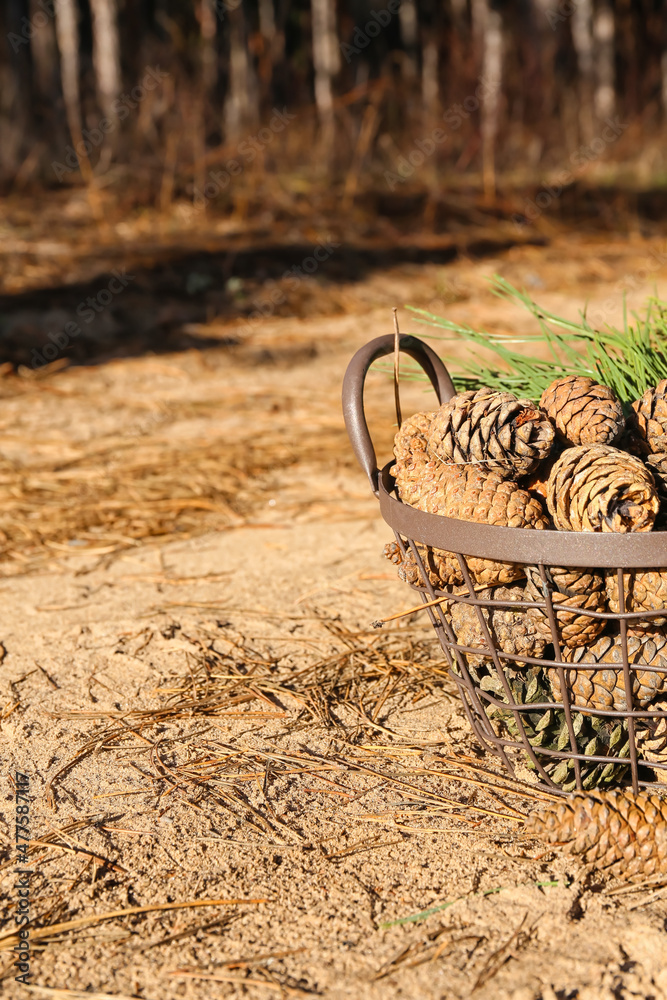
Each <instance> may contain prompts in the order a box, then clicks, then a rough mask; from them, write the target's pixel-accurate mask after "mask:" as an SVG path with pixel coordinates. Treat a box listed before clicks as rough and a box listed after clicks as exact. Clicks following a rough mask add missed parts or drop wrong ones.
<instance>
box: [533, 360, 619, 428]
mask: <svg viewBox="0 0 667 1000" xmlns="http://www.w3.org/2000/svg"><path fill="white" fill-rule="evenodd" d="M540 409H541V410H542V411H543V412H544V413H545V414H546V415H547V416H548V417H549V419H550V420H551V422H552V423H553V425H554V427H555V428H556V434H557V435H558V437H559V439H560V440H561V441H563V442H564V443H565V444H568V445H582V444H586V445H590V444H616V442H617V441H618V440H619V438H620V437H621V434H622V433H623V430H624V428H625V418H624V417H623V407H622V406H621V404H620V402H619V401H618V399H617V398H616V396H615V395H614V393H613V392H612V391H611V389H608V388H607V386H606V385H600V384H599V382H596V381H595V380H594V379H592V378H586V377H584V376H578V375H569V376H568V377H567V378H559V379H556V381H555V382H552V383H551V385H550V386H549V387H548V388H547V389H545V390H544V392H543V393H542V398H541V399H540Z"/></svg>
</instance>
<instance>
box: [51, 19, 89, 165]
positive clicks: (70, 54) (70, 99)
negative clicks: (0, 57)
mask: <svg viewBox="0 0 667 1000" xmlns="http://www.w3.org/2000/svg"><path fill="white" fill-rule="evenodd" d="M56 39H57V41H58V49H59V51H60V78H61V81H62V88H63V98H64V101H65V114H66V115H67V124H68V126H69V130H70V134H71V136H72V141H73V143H74V145H75V147H76V146H77V145H78V144H79V143H80V141H81V138H82V136H81V96H80V93H79V21H78V11H77V9H76V0H60V3H59V4H58V5H57V7H56ZM76 152H77V155H78V156H79V163H80V164H81V155H80V154H79V150H78V149H77V150H76ZM83 158H84V159H86V157H85V155H84V157H83ZM81 172H82V173H83V172H84V168H83V166H82V169H81Z"/></svg>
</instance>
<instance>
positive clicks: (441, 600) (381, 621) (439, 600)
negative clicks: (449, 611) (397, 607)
mask: <svg viewBox="0 0 667 1000" xmlns="http://www.w3.org/2000/svg"><path fill="white" fill-rule="evenodd" d="M452 600H455V598H453V597H450V596H449V595H448V596H447V597H436V598H435V600H434V601H422V603H421V604H415V606H414V607H413V608H408V610H407V611H397V612H396V614H395V615H389V616H388V617H387V618H378V619H377V621H374V622H371V625H372V627H373V628H382V626H383V625H386V624H387V623H388V622H393V621H396V619H397V618H405V616H406V615H414V614H415V613H416V612H417V611H423V610H424V608H432V607H433V606H434V605H436V604H447V603H448V602H449V601H452Z"/></svg>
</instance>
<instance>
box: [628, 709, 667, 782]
mask: <svg viewBox="0 0 667 1000" xmlns="http://www.w3.org/2000/svg"><path fill="white" fill-rule="evenodd" d="M649 709H650V711H652V712H663V713H664V714H663V715H662V717H660V718H657V719H656V718H653V719H635V743H636V744H637V753H638V754H639V756H640V757H641V758H642V760H648V761H650V762H651V763H652V764H664V765H665V766H667V699H665V698H658V699H657V700H656V701H652V702H651V704H650V705H649ZM660 772H661V774H662V775H663V777H662V778H661V779H660V780H661V781H665V779H666V778H667V771H664V770H663V769H662V768H660Z"/></svg>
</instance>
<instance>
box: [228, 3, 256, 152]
mask: <svg viewBox="0 0 667 1000" xmlns="http://www.w3.org/2000/svg"><path fill="white" fill-rule="evenodd" d="M228 23H229V86H228V91H227V100H226V101H225V133H226V138H227V139H232V140H234V139H237V138H238V136H239V135H240V133H241V131H242V129H244V128H246V127H247V126H249V125H250V124H254V123H255V122H256V120H257V81H256V79H255V73H254V70H253V67H252V65H251V63H250V55H249V52H248V40H247V29H246V22H245V14H244V12H243V7H242V5H241V4H239V5H238V6H237V7H235V8H232V7H231V6H230V9H229V21H228Z"/></svg>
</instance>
